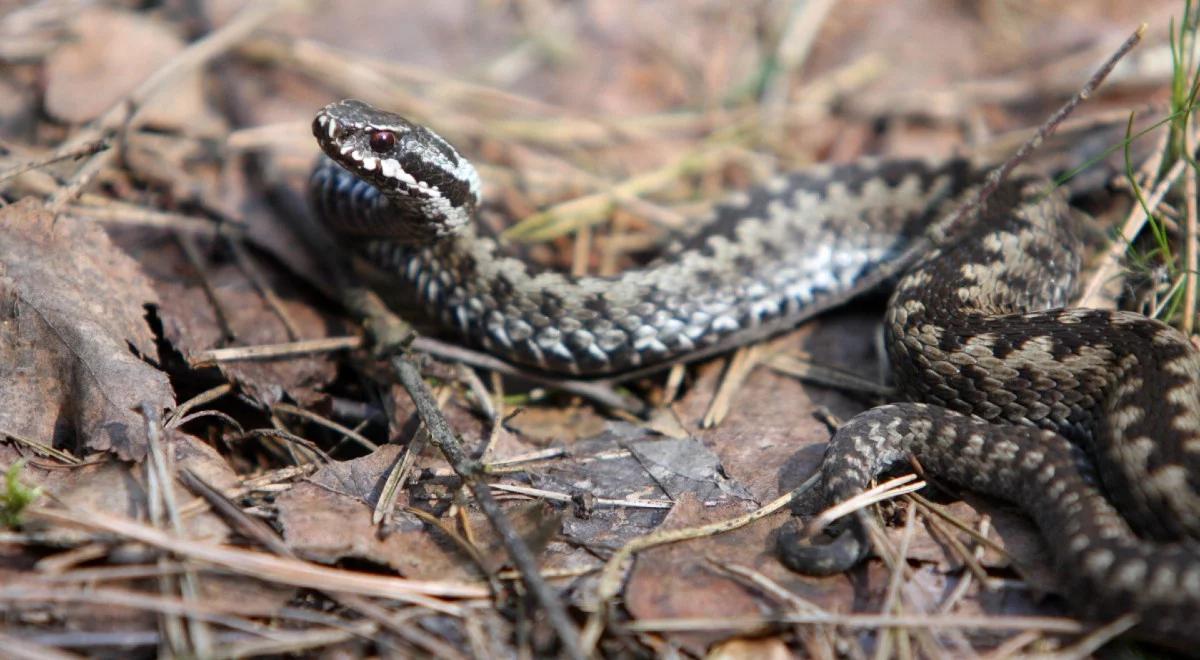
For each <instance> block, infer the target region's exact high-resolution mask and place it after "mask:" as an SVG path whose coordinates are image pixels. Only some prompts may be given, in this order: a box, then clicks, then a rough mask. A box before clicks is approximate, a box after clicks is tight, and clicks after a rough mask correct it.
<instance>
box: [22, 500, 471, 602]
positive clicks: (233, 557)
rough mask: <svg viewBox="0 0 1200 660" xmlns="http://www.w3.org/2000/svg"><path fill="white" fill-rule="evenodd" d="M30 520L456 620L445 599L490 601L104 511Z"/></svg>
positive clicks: (451, 587)
mask: <svg viewBox="0 0 1200 660" xmlns="http://www.w3.org/2000/svg"><path fill="white" fill-rule="evenodd" d="M30 516H31V517H37V518H42V519H45V520H49V521H51V522H55V523H59V524H62V525H68V526H72V527H81V528H84V529H91V530H95V531H101V532H107V533H109V534H115V535H117V536H120V537H124V538H128V539H131V540H134V541H138V542H140V543H145V544H147V545H150V546H153V547H156V548H159V549H161V550H166V551H168V552H171V553H174V554H176V555H178V556H180V557H185V558H187V559H191V560H194V561H198V562H203V563H207V564H211V565H213V566H217V567H220V568H222V569H225V570H228V571H231V572H233V573H236V574H238V575H245V576H247V577H253V578H257V579H261V580H269V581H273V582H279V583H282V584H290V585H292V586H297V587H306V588H309V589H320V590H322V591H332V592H338V593H354V594H359V595H363V596H378V597H381V598H393V599H396V600H399V601H404V602H408V603H413V604H414V605H421V606H423V607H427V608H429V609H432V610H435V611H438V612H442V613H444V614H449V615H451V616H461V615H462V611H461V608H459V607H458V606H456V605H453V604H451V603H447V602H445V601H442V600H438V599H439V598H486V597H487V596H488V590H487V588H486V587H484V586H482V585H473V584H463V583H455V582H431V581H423V580H406V579H403V578H394V577H383V576H377V575H369V574H366V573H358V572H355V571H347V570H341V569H336V568H327V567H324V566H318V565H316V564H311V563H308V562H303V561H298V560H295V559H287V558H282V557H276V556H274V555H269V554H265V553H261V552H254V551H251V550H242V549H239V548H233V547H230V546H222V545H214V544H211V543H201V542H198V541H190V540H187V539H181V538H178V537H176V536H173V535H171V534H167V533H164V532H162V531H160V530H157V529H154V528H153V527H149V526H147V525H143V524H141V523H138V522H134V521H132V520H128V519H125V518H118V517H116V516H112V515H109V514H106V513H101V512H98V511H89V512H86V513H73V512H68V511H58V510H52V509H37V510H34V511H31V512H30Z"/></svg>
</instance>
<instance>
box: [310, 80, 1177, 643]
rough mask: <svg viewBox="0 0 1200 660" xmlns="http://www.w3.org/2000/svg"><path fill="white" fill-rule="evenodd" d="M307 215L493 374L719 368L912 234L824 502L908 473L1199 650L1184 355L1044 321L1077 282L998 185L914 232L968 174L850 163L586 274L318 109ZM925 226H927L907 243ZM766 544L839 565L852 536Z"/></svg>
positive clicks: (445, 166) (436, 151)
mask: <svg viewBox="0 0 1200 660" xmlns="http://www.w3.org/2000/svg"><path fill="white" fill-rule="evenodd" d="M313 132H314V135H315V136H316V137H317V140H318V142H319V143H320V145H321V147H322V149H323V150H324V152H325V154H326V156H327V158H323V159H322V160H321V162H320V163H318V165H317V167H316V169H315V170H314V173H313V176H312V183H311V193H312V197H313V203H314V206H315V208H316V209H317V212H318V214H319V215H320V216H321V218H322V219H323V221H324V222H325V223H326V225H327V226H328V227H330V228H331V229H332V230H334V232H335V233H336V234H337V235H338V236H339V237H340V238H341V239H342V240H344V241H345V242H346V243H348V244H350V245H352V247H354V248H355V249H356V251H358V252H359V253H360V254H362V255H364V256H366V257H368V258H369V259H370V260H371V261H373V262H374V263H375V264H376V265H377V266H380V267H382V268H384V269H387V270H388V271H389V272H391V273H392V274H393V276H394V286H395V288H396V289H397V290H401V291H404V292H406V295H407V297H408V298H409V300H410V301H412V302H414V303H416V304H418V305H419V306H421V307H422V308H424V310H425V311H426V312H427V314H428V315H429V316H430V317H432V318H433V319H436V320H439V321H440V322H441V323H442V324H443V325H444V326H445V327H447V328H450V329H453V330H454V331H456V332H457V333H458V334H459V335H460V336H462V337H463V338H465V339H466V340H469V341H471V342H472V343H474V344H476V345H479V346H482V347H483V348H485V349H487V350H488V351H491V352H494V353H496V354H498V355H500V356H501V357H503V358H505V359H507V360H510V361H512V362H515V363H519V364H523V365H528V366H532V367H535V368H538V369H541V370H544V371H550V372H559V373H565V374H573V375H584V376H586V375H595V374H606V373H616V372H622V371H627V370H631V369H636V368H640V367H644V366H647V365H651V364H654V363H659V362H664V361H668V360H672V359H676V358H679V357H681V356H692V355H696V354H703V353H707V352H714V351H717V350H722V349H724V348H727V347H729V346H732V345H737V344H740V343H745V342H748V341H753V340H755V339H757V338H759V337H761V336H764V335H767V334H770V333H773V332H776V331H778V330H779V329H782V328H786V327H789V326H792V325H794V324H796V323H797V322H798V321H799V320H801V319H803V318H805V317H807V316H810V315H812V314H814V313H816V312H818V311H820V310H823V309H826V308H828V307H829V306H831V305H834V304H838V303H840V302H843V301H844V300H845V299H846V297H847V296H848V295H849V292H852V291H854V290H855V289H856V286H857V285H858V284H860V283H861V281H863V280H864V279H866V278H870V277H871V276H872V275H873V274H874V273H876V272H878V271H879V270H880V269H881V268H883V267H884V266H886V265H887V264H888V263H890V262H891V261H892V260H895V259H896V258H897V257H898V255H900V254H901V253H902V252H903V251H904V250H905V249H906V248H907V247H908V246H909V245H910V244H911V243H913V242H914V240H915V239H916V238H917V237H921V236H929V235H928V234H926V233H925V232H927V231H930V232H933V233H932V235H931V238H932V239H933V240H932V244H933V247H932V248H931V249H930V250H929V251H928V252H927V253H926V254H924V255H923V256H922V257H921V258H920V259H919V261H917V263H916V264H915V265H913V266H911V267H910V268H908V270H907V271H906V272H905V273H904V274H903V276H902V277H901V278H900V279H899V282H898V284H897V285H896V288H895V290H894V292H893V293H892V297H891V300H890V302H889V304H888V308H887V312H886V319H885V330H886V334H887V345H888V352H889V355H890V358H891V362H892V365H893V369H894V373H895V375H896V380H897V384H898V386H899V388H900V390H901V391H902V392H903V393H904V394H905V395H906V397H907V398H909V399H911V400H912V401H914V403H899V404H892V405H887V406H881V407H878V408H874V409H872V410H869V411H867V412H865V413H862V414H860V415H859V416H857V417H855V418H854V419H852V420H851V421H850V422H848V423H847V424H846V425H845V426H843V427H842V428H841V429H840V430H839V431H838V432H837V434H836V435H835V437H834V438H833V439H832V440H831V442H830V445H829V449H828V450H827V453H826V457H825V460H824V462H823V465H822V468H821V473H822V477H821V486H820V488H821V492H822V493H823V496H824V497H825V498H826V499H827V500H828V501H829V502H830V503H832V502H835V501H839V500H842V499H845V498H847V497H850V496H852V495H855V494H857V493H858V492H860V491H861V490H862V489H863V488H864V487H865V486H866V485H867V484H868V483H869V481H870V480H871V479H873V478H874V477H875V476H876V475H877V474H879V473H880V472H882V471H884V470H886V469H888V468H889V467H892V466H894V465H898V464H904V463H905V462H907V461H908V459H909V458H910V457H915V458H916V459H917V460H918V461H919V462H920V464H921V465H922V467H923V468H924V470H926V471H927V472H928V473H929V474H930V475H933V476H935V477H937V478H940V479H945V480H948V481H950V482H954V483H957V484H960V485H962V486H964V487H966V488H969V489H972V490H976V491H978V492H982V493H985V494H989V495H993V496H997V497H1000V498H1004V499H1007V500H1010V501H1012V502H1015V503H1016V504H1018V505H1019V506H1021V507H1022V509H1023V510H1024V511H1025V512H1026V513H1027V514H1028V515H1029V516H1030V517H1031V518H1032V519H1033V520H1034V521H1035V523H1036V524H1037V525H1038V527H1039V528H1040V530H1041V532H1042V534H1043V536H1044V537H1045V538H1046V540H1047V541H1048V544H1049V546H1050V548H1051V551H1052V554H1053V555H1054V557H1055V561H1056V564H1057V567H1058V569H1059V572H1060V574H1061V576H1062V582H1063V587H1064V593H1065V595H1066V596H1067V598H1068V600H1069V601H1070V602H1071V603H1072V604H1073V606H1074V607H1075V608H1076V610H1077V611H1078V612H1079V613H1080V614H1081V615H1084V616H1088V617H1093V618H1097V619H1110V618H1113V617H1116V616H1119V615H1121V614H1124V613H1130V612H1132V613H1135V614H1137V615H1138V617H1139V624H1138V630H1139V631H1140V632H1141V633H1143V634H1144V635H1146V636H1149V637H1153V638H1157V639H1160V640H1164V641H1168V642H1170V643H1173V644H1175V645H1180V644H1182V645H1185V646H1186V645H1194V646H1193V648H1200V625H1198V624H1200V543H1198V542H1197V540H1196V539H1200V352H1198V351H1197V350H1196V349H1195V348H1194V347H1193V346H1192V344H1191V343H1190V341H1189V340H1188V339H1187V338H1186V337H1185V336H1183V335H1182V334H1180V333H1179V332H1177V331H1176V330H1173V329H1172V328H1170V327H1168V326H1166V325H1164V324H1162V323H1159V322H1158V321H1154V320H1151V319H1148V318H1146V317H1144V316H1141V315H1138V314H1133V313H1128V312H1112V311H1101V310H1089V309H1066V308H1065V305H1066V304H1067V302H1068V300H1069V298H1070V296H1071V294H1072V292H1073V290H1074V285H1075V278H1076V274H1077V271H1078V268H1079V257H1078V253H1077V246H1076V240H1075V238H1074V236H1073V234H1072V231H1071V228H1070V223H1069V222H1068V220H1069V217H1068V213H1067V208H1066V205H1065V202H1064V201H1063V200H1062V199H1060V198H1059V197H1058V196H1057V195H1055V194H1047V193H1046V191H1047V189H1048V188H1047V186H1046V184H1045V182H1044V181H1042V180H1041V179H1039V178H1037V177H1035V176H1032V175H1027V174H1020V175H1016V176H1013V177H1010V178H1009V180H1007V181H1005V182H1003V183H1002V184H1001V185H1000V187H999V188H998V189H997V190H996V192H995V193H994V194H993V195H991V196H990V197H989V198H988V201H987V203H986V205H985V207H984V209H983V210H982V211H979V212H977V213H973V214H968V215H967V216H966V217H965V218H963V219H962V221H960V222H957V223H955V224H951V225H949V226H945V223H935V222H934V221H935V220H936V219H938V218H942V217H945V216H946V215H947V213H948V212H949V211H950V210H952V209H954V208H955V207H956V206H957V205H960V204H961V200H962V199H963V198H964V196H965V195H968V194H970V193H971V192H972V191H973V190H974V189H975V188H976V187H977V186H979V185H980V184H981V181H982V174H981V172H980V171H979V170H978V169H976V168H975V167H973V166H972V165H971V164H970V163H969V162H967V161H963V160H952V161H947V162H944V163H941V164H938V165H935V166H931V165H928V164H925V163H922V162H916V161H863V162H861V163H857V164H852V165H845V166H837V167H819V168H815V169H813V170H811V171H808V172H801V173H796V174H792V175H788V176H784V177H780V178H777V179H775V180H773V181H771V182H770V183H769V184H767V185H766V186H764V187H762V188H759V189H756V190H753V191H750V192H748V193H745V194H743V195H741V196H740V197H739V198H737V199H735V200H733V201H731V203H729V204H726V205H723V206H721V207H719V208H718V209H717V210H716V212H715V216H714V218H713V219H712V220H711V222H709V223H707V224H705V225H704V227H703V229H702V230H700V231H699V232H697V233H696V234H695V235H693V236H692V237H690V238H689V239H688V240H686V241H684V242H683V244H682V245H680V246H678V247H676V248H673V249H671V250H670V251H668V253H667V254H666V255H665V256H664V257H662V258H661V259H660V260H659V261H657V262H655V263H653V264H651V265H650V266H647V267H645V268H641V269H636V270H631V271H628V272H625V273H623V274H621V275H619V276H616V277H612V278H600V277H585V278H578V279H572V278H568V277H565V276H563V275H559V274H557V273H552V272H537V271H535V270H533V269H531V267H529V266H528V265H527V264H526V263H524V262H522V261H519V260H517V259H514V258H511V257H507V256H504V255H503V254H501V252H500V250H499V247H498V246H497V244H496V242H495V241H493V240H491V239H488V238H483V237H480V236H478V235H477V234H476V233H475V230H474V229H473V227H472V226H471V225H470V222H469V221H470V219H471V217H472V216H473V215H474V212H475V209H476V207H477V206H478V204H479V188H480V184H479V179H478V176H477V175H476V174H475V171H474V169H473V168H472V167H471V165H470V164H469V163H468V162H467V161H466V160H465V159H464V158H463V157H462V156H460V155H459V154H458V153H457V152H456V151H455V150H454V149H453V148H452V147H451V146H450V145H449V144H447V143H446V142H445V141H444V140H442V139H441V138H440V137H438V136H437V135H436V134H434V133H433V132H431V131H429V130H428V129H426V128H424V127H421V126H418V125H415V124H412V123H409V122H407V121H405V120H404V119H402V118H400V117H398V116H396V115H394V114H391V113H387V112H383V111H380V110H377V109H375V108H372V107H371V106H368V105H367V104H365V103H362V102H358V101H342V102H339V103H334V104H332V105H330V106H328V107H326V108H325V109H323V110H322V111H321V112H320V113H319V114H318V115H317V117H316V120H315V121H314V123H313ZM930 227H933V228H934V229H929V228H930ZM853 532H854V530H851V532H850V533H847V534H844V535H843V536H842V537H840V538H839V539H838V540H836V541H835V542H834V543H833V544H830V545H828V546H790V545H788V546H785V547H784V548H783V555H784V560H785V562H787V563H788V564H789V565H792V566H794V567H797V568H800V569H803V570H807V571H810V572H832V571H839V570H845V569H846V568H849V566H850V565H852V564H853V563H854V562H855V561H858V559H859V558H861V556H862V554H863V550H864V548H863V547H861V544H860V543H859V535H858V534H856V533H853Z"/></svg>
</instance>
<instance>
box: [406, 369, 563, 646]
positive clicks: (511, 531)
mask: <svg viewBox="0 0 1200 660" xmlns="http://www.w3.org/2000/svg"><path fill="white" fill-rule="evenodd" d="M392 369H393V370H394V371H395V373H396V377H397V379H398V380H399V381H400V384H401V385H402V386H403V387H404V389H405V390H407V391H408V395H409V396H410V397H411V398H412V401H413V405H414V406H416V409H417V416H418V417H420V418H421V421H422V422H424V424H425V427H426V428H427V429H429V438H430V441H431V442H432V443H433V444H434V445H435V446H436V447H437V448H438V449H439V450H441V452H442V455H443V456H445V458H446V461H447V462H448V463H449V464H450V467H452V468H453V469H454V472H455V473H456V474H458V476H459V478H461V479H462V480H463V483H465V484H466V485H467V486H468V487H469V488H470V489H471V492H472V494H473V495H474V496H475V501H476V502H477V503H478V504H479V508H480V510H481V511H483V514H484V515H485V516H487V519H488V521H489V522H490V523H491V524H492V527H493V528H494V529H495V530H496V533H497V534H498V535H499V536H500V541H501V543H503V544H504V548H505V550H507V551H508V556H509V559H511V560H512V562H513V564H514V565H515V566H516V567H517V570H519V571H520V572H521V579H522V581H523V582H524V583H525V586H526V587H527V588H528V589H529V591H530V592H531V593H532V594H533V596H534V598H535V599H537V601H538V604H540V605H541V606H542V609H543V610H545V612H546V617H547V619H549V621H550V625H551V626H553V627H554V631H555V633H557V634H558V639H559V641H560V642H561V643H562V645H563V649H562V650H563V653H564V654H565V655H567V656H568V657H571V658H575V659H576V660H583V658H585V657H586V655H585V654H584V653H583V651H582V647H581V646H580V641H579V632H578V631H577V630H576V629H575V625H574V624H573V623H572V622H571V619H570V618H569V617H568V616H567V610H566V608H565V607H564V606H563V604H562V602H561V601H560V600H559V599H558V596H557V595H556V594H555V593H554V592H553V591H552V590H551V589H550V586H549V585H548V584H546V581H545V580H543V579H542V577H541V575H540V573H539V570H538V565H537V560H536V559H535V558H534V556H533V553H532V552H530V550H529V546H528V545H526V544H525V540H524V539H522V538H521V536H520V534H518V533H517V531H516V529H515V528H514V527H513V525H512V523H511V522H510V521H509V520H508V517H507V516H505V515H504V511H503V510H502V509H501V508H500V505H499V504H498V503H497V502H496V499H495V498H494V497H492V491H491V489H490V486H489V485H488V483H487V481H485V480H484V479H483V478H481V476H480V475H481V470H480V466H479V463H478V462H476V461H475V460H474V459H472V458H470V457H469V456H467V453H466V452H465V451H464V450H463V447H462V444H461V443H460V442H459V439H458V437H457V436H456V435H455V434H454V431H452V430H451V429H450V424H449V423H448V422H447V421H446V418H445V416H443V415H442V411H441V410H440V409H438V407H437V403H436V402H435V401H434V400H433V394H432V393H431V392H430V391H429V388H428V387H427V386H426V385H425V381H424V380H422V379H421V372H420V370H418V369H417V367H416V365H414V364H413V363H412V362H411V361H410V360H409V359H408V358H405V357H396V358H393V359H392Z"/></svg>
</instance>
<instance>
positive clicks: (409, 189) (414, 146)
mask: <svg viewBox="0 0 1200 660" xmlns="http://www.w3.org/2000/svg"><path fill="white" fill-rule="evenodd" d="M312 128H313V136H315V137H316V138H317V143H318V144H319V145H320V147H321V150H322V151H324V152H325V155H327V156H328V157H329V158H330V159H332V160H333V161H334V162H336V163H337V164H338V165H340V166H342V167H343V168H344V169H346V170H347V171H349V172H350V173H351V174H354V175H355V176H357V177H359V178H360V179H363V180H365V181H368V182H369V183H371V184H372V185H374V186H375V187H376V188H378V189H379V191H380V192H381V193H383V194H384V195H385V196H386V197H387V198H388V199H389V200H390V201H391V202H392V203H393V204H395V205H397V206H398V207H401V208H406V209H413V208H420V209H422V212H425V213H428V214H430V215H431V216H432V217H431V220H433V221H439V219H438V218H437V216H438V215H444V216H450V217H458V216H461V217H462V218H466V217H469V216H470V215H471V214H472V213H473V212H474V209H475V207H476V206H478V204H479V195H480V192H479V189H480V183H479V175H478V174H477V173H476V172H475V168H474V167H473V166H472V165H471V163H470V162H468V161H467V159H465V158H463V157H462V156H460V155H459V154H458V152H457V151H455V150H454V147H452V146H450V143H448V142H446V140H444V139H443V138H442V136H440V135H438V134H437V133H434V132H433V131H431V130H429V129H428V128H426V127H424V126H421V125H420V124H416V123H413V122H410V121H408V120H407V119H405V118H404V117H401V116H400V115H397V114H395V113H391V112H387V111H385V110H380V109H378V108H375V107H373V106H371V105H369V104H367V103H364V102H362V101H356V100H345V101H338V102H337V103H331V104H329V105H327V106H325V107H324V108H322V109H321V111H320V112H318V113H317V116H316V118H315V119H313V125H312Z"/></svg>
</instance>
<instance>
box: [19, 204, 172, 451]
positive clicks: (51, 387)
mask: <svg viewBox="0 0 1200 660" xmlns="http://www.w3.org/2000/svg"><path fill="white" fill-rule="evenodd" d="M154 302H155V296H154V292H153V290H151V289H150V286H149V285H148V284H147V282H146V279H145V277H144V276H143V275H142V272H141V269H140V268H139V267H138V265H137V264H136V263H135V262H134V261H133V260H131V259H129V257H127V256H126V255H125V254H124V253H123V252H121V251H120V250H118V249H116V248H115V247H113V245H112V243H111V242H110V241H109V239H108V236H107V235H106V234H105V233H104V231H103V230H101V229H100V228H99V227H96V226H94V225H89V224H81V223H77V222H74V221H71V220H65V219H64V220H60V221H59V222H57V223H56V222H54V219H53V218H52V217H51V216H50V215H49V214H48V213H46V212H45V210H44V209H42V208H41V207H40V205H39V204H38V203H36V202H33V201H29V200H26V201H22V202H20V203H17V204H14V205H12V206H9V207H7V208H4V209H2V210H0V382H2V383H4V388H3V389H0V433H11V434H15V435H18V436H21V437H23V438H26V439H29V440H36V441H43V442H50V441H53V443H54V444H55V445H56V446H73V447H79V446H83V447H88V448H90V449H94V450H97V451H112V452H115V453H116V454H117V455H118V456H120V457H121V458H123V459H126V460H141V458H142V457H143V456H145V453H146V431H145V422H144V420H143V419H142V417H141V415H139V414H138V412H137V408H138V407H139V406H141V405H143V404H144V405H148V406H150V407H151V408H153V409H157V410H160V411H161V410H164V409H166V408H169V407H172V406H174V404H175V401H174V395H173V393H172V390H171V384H170V382H169V381H168V380H167V376H166V374H164V373H163V372H161V371H159V370H158V369H156V368H154V367H153V366H151V365H149V364H147V363H146V361H145V360H144V359H143V356H153V355H155V343H154V335H153V334H152V333H151V331H150V328H149V326H148V325H147V323H146V320H145V318H144V316H145V307H144V306H145V305H147V304H152V303H154Z"/></svg>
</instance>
